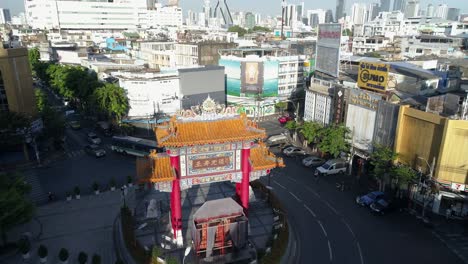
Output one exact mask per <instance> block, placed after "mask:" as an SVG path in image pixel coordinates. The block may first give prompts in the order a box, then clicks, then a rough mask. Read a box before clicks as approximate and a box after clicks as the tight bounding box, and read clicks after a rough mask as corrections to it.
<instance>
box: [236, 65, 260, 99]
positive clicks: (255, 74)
mask: <svg viewBox="0 0 468 264" xmlns="http://www.w3.org/2000/svg"><path fill="white" fill-rule="evenodd" d="M241 93H243V94H245V95H246V96H249V95H258V94H263V63H262V62H257V61H255V62H244V61H243V62H242V63H241Z"/></svg>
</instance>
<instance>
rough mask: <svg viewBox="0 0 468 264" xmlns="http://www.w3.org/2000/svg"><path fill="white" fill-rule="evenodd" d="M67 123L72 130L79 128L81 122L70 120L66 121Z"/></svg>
mask: <svg viewBox="0 0 468 264" xmlns="http://www.w3.org/2000/svg"><path fill="white" fill-rule="evenodd" d="M68 124H69V125H70V127H71V128H72V129H74V130H78V129H81V124H80V121H70V122H68Z"/></svg>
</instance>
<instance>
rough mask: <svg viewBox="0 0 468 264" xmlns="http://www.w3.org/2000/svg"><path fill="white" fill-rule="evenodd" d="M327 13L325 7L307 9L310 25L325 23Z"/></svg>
mask: <svg viewBox="0 0 468 264" xmlns="http://www.w3.org/2000/svg"><path fill="white" fill-rule="evenodd" d="M326 13H327V11H326V10H324V9H312V10H307V12H306V16H307V21H308V25H309V26H311V27H316V26H317V25H318V24H322V23H325V16H326ZM314 21H315V22H316V23H315V22H314ZM332 22H333V16H332Z"/></svg>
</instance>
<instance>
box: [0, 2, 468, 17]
mask: <svg viewBox="0 0 468 264" xmlns="http://www.w3.org/2000/svg"><path fill="white" fill-rule="evenodd" d="M160 2H163V3H167V0H166V1H160ZM179 2H180V5H181V6H182V8H183V11H184V16H185V15H186V14H187V10H189V9H191V10H193V11H196V12H202V8H203V2H204V1H203V0H180V1H179ZM227 2H228V4H229V7H230V8H231V10H232V11H251V12H257V13H261V14H263V15H271V16H273V15H279V14H281V0H228V1H227ZM286 2H288V3H300V2H304V3H305V9H306V10H307V9H317V8H322V9H331V10H333V15H335V8H336V0H329V1H319V0H307V1H299V0H294V1H286ZM379 2H380V1H379V0H361V1H359V0H357V1H351V0H346V9H345V12H346V14H349V13H350V10H349V9H350V6H351V4H352V3H379ZM392 2H393V1H392ZM429 3H431V4H433V5H435V6H437V5H439V4H444V3H445V4H447V5H448V6H449V7H455V8H460V9H461V12H462V13H467V12H468V1H467V0H446V1H430V0H421V7H422V9H423V10H425V7H426V6H427V4H429ZM211 4H212V5H213V6H214V5H215V4H216V0H211ZM391 7H393V4H392V5H391ZM0 8H9V9H10V11H11V14H12V15H16V14H18V13H19V12H23V11H24V3H23V0H1V1H0Z"/></svg>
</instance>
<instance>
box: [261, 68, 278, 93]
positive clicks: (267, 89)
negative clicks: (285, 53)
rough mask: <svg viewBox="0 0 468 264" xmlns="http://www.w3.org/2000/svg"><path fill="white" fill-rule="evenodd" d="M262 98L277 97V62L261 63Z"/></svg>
mask: <svg viewBox="0 0 468 264" xmlns="http://www.w3.org/2000/svg"><path fill="white" fill-rule="evenodd" d="M263 68H264V74H263V78H264V81H263V97H274V96H278V71H279V62H278V61H265V62H263Z"/></svg>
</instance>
